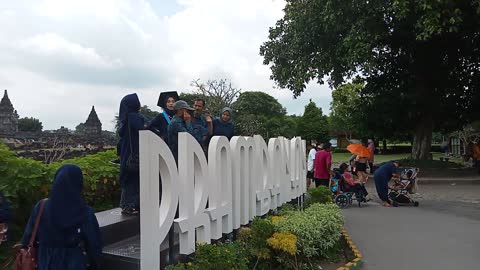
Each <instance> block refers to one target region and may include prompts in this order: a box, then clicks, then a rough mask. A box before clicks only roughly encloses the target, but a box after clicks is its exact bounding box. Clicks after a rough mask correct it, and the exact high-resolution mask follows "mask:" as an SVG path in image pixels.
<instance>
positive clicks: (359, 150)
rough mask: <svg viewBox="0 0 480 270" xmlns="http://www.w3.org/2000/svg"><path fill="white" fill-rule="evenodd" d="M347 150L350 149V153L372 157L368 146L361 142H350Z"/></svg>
mask: <svg viewBox="0 0 480 270" xmlns="http://www.w3.org/2000/svg"><path fill="white" fill-rule="evenodd" d="M347 150H348V151H350V153H352V154H354V155H357V156H359V157H366V158H370V156H371V154H370V151H369V150H368V148H367V147H365V146H363V145H361V144H350V145H348V146H347Z"/></svg>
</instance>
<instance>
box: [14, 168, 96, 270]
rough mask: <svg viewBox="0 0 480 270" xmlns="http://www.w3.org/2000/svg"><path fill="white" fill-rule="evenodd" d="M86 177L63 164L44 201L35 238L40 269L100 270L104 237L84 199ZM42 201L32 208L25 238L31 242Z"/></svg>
mask: <svg viewBox="0 0 480 270" xmlns="http://www.w3.org/2000/svg"><path fill="white" fill-rule="evenodd" d="M82 188H83V175H82V171H81V169H80V168H79V167H78V166H76V165H72V164H68V165H63V166H62V167H60V168H59V169H58V171H57V173H56V174H55V179H54V181H53V185H52V188H51V190H50V195H49V198H48V200H47V201H46V202H45V205H44V208H43V213H42V216H41V217H40V224H39V226H38V231H37V235H36V239H35V241H34V243H35V245H36V246H37V251H38V254H37V257H38V270H86V269H98V267H99V266H98V259H99V258H100V256H101V253H102V237H101V235H100V228H99V226H98V221H97V218H96V217H95V213H94V211H93V209H92V208H90V207H89V206H88V205H87V204H86V202H85V200H84V199H83V196H82ZM40 205H41V201H40V202H38V203H37V204H36V205H35V207H34V208H33V211H32V214H31V215H30V219H29V220H28V223H27V227H26V228H25V232H24V234H23V238H22V246H23V247H24V248H26V247H27V245H28V243H29V242H30V237H31V235H32V231H33V227H34V223H35V220H36V218H37V215H38V212H39V210H40Z"/></svg>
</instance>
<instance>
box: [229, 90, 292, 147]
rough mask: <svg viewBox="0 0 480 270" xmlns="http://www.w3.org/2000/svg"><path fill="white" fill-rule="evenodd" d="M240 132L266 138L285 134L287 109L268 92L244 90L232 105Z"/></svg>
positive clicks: (237, 128)
mask: <svg viewBox="0 0 480 270" xmlns="http://www.w3.org/2000/svg"><path fill="white" fill-rule="evenodd" d="M232 107H233V110H234V111H235V114H234V116H235V126H236V127H235V129H236V130H237V132H238V134H241V135H245V136H251V135H255V134H259V135H262V136H263V137H264V138H271V137H277V136H284V135H285V134H284V132H285V124H286V123H285V114H286V109H285V108H283V107H282V105H281V104H280V103H279V102H278V100H277V99H275V98H274V97H272V96H270V95H269V94H267V93H264V92H260V91H255V92H243V93H241V94H240V96H239V97H238V99H237V100H236V101H235V102H234V103H233V105H232Z"/></svg>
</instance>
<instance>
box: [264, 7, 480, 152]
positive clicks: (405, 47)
mask: <svg viewBox="0 0 480 270" xmlns="http://www.w3.org/2000/svg"><path fill="white" fill-rule="evenodd" d="M284 11H285V15H284V17H283V18H282V19H281V20H279V21H278V22H277V23H276V25H275V27H273V28H271V29H270V35H269V40H268V41H267V42H265V43H264V44H263V45H262V46H261V49H260V54H261V55H263V56H264V57H265V59H264V63H265V64H270V65H271V69H272V73H273V75H272V78H273V79H274V80H275V81H276V82H277V83H278V85H279V86H280V87H286V88H289V89H291V90H292V91H293V93H294V95H295V96H298V95H300V94H301V93H302V92H303V90H304V89H305V85H306V83H308V82H309V81H310V80H312V79H316V80H317V81H318V82H319V83H324V78H327V77H328V78H329V79H328V82H329V83H330V85H331V86H332V87H336V86H339V85H341V84H342V83H343V82H344V80H345V79H348V78H352V77H353V76H356V75H359V76H361V79H363V81H364V83H365V88H364V89H363V90H362V93H361V95H362V99H364V100H368V102H364V103H365V104H366V105H367V106H368V109H367V112H368V117H366V121H368V122H369V124H370V126H371V127H372V129H374V130H385V129H390V128H392V129H391V131H392V132H395V131H401V130H402V129H403V130H405V129H407V130H408V131H410V132H411V133H412V134H413V136H414V145H413V149H412V156H413V157H414V158H416V159H427V158H429V156H430V155H429V152H430V146H431V138H432V130H433V129H434V127H435V129H441V128H443V127H445V126H448V128H449V129H453V128H458V127H461V126H462V125H463V124H465V123H468V122H470V121H471V120H472V119H475V118H478V114H479V113H480V110H478V109H475V108H478V106H479V105H480V91H479V86H480V50H479V49H478V48H479V47H480V16H479V15H480V1H478V0H473V1H472V0H383V1H380V0H373V1H354V0H345V1H334V0H307V1H295V0H287V4H286V7H285V10H284Z"/></svg>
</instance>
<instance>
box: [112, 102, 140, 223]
mask: <svg viewBox="0 0 480 270" xmlns="http://www.w3.org/2000/svg"><path fill="white" fill-rule="evenodd" d="M139 111H140V100H139V99H138V96H137V94H130V95H126V96H125V97H124V98H123V99H122V101H121V102H120V112H119V118H120V128H119V130H118V134H119V135H120V143H119V149H120V185H121V187H122V194H121V198H120V208H122V213H123V214H125V215H138V214H139V211H140V172H139V170H138V168H137V169H132V168H129V166H128V164H129V163H128V162H129V160H135V159H136V160H137V162H138V157H139V131H140V130H142V129H145V119H144V118H143V116H142V115H141V114H140V112H139Z"/></svg>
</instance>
